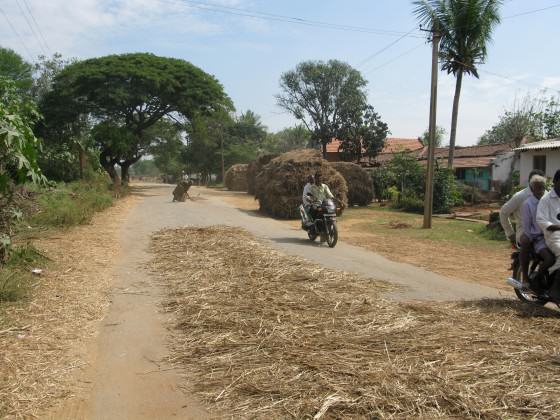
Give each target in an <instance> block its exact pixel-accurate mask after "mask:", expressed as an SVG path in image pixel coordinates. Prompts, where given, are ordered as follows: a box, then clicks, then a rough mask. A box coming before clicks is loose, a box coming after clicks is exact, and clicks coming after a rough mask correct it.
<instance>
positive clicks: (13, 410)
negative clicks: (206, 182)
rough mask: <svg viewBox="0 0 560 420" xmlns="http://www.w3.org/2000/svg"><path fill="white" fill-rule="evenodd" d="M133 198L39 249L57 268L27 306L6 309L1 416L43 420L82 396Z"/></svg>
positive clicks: (0, 347) (0, 330) (0, 333)
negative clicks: (90, 346) (81, 377)
mask: <svg viewBox="0 0 560 420" xmlns="http://www.w3.org/2000/svg"><path fill="white" fill-rule="evenodd" d="M134 200H135V199H134V198H133V197H128V198H126V199H123V200H120V201H119V202H118V203H117V204H116V205H115V206H113V207H111V208H109V209H107V210H105V211H104V212H103V213H99V214H97V215H95V216H94V218H93V220H92V223H91V224H89V225H83V226H78V227H75V228H72V229H70V230H66V231H59V232H51V233H49V234H47V236H46V237H45V238H42V239H39V240H35V241H34V242H33V243H34V246H35V247H37V248H38V249H39V250H40V251H41V252H42V253H43V254H44V255H46V256H48V257H49V258H50V259H51V260H52V263H51V265H50V266H49V267H48V268H47V269H46V270H45V271H44V272H43V274H42V275H41V276H40V277H38V278H37V284H36V286H35V290H34V292H33V296H32V297H31V299H30V300H29V301H28V302H23V303H18V304H13V305H11V306H6V305H4V306H3V307H1V308H0V418H4V417H6V418H41V417H42V415H41V413H43V412H44V410H45V409H46V408H48V407H51V406H54V405H56V404H57V403H59V402H60V399H62V398H65V397H70V396H71V395H73V394H74V393H76V392H79V389H78V388H77V384H76V383H75V382H74V380H75V378H76V375H77V374H78V372H79V371H80V369H82V368H84V367H85V366H86V365H87V363H88V359H87V356H86V350H85V342H86V341H87V340H88V339H89V338H90V337H91V336H92V335H93V334H94V333H95V331H96V325H97V321H98V320H99V319H100V318H101V317H102V315H103V314H104V312H105V309H106V307H107V306H108V304H109V297H108V295H107V294H106V292H107V289H108V287H109V284H110V270H111V264H108V263H107V262H108V261H111V260H112V259H113V258H115V255H117V253H118V246H119V245H118V228H119V225H120V224H121V223H122V221H123V218H124V217H125V215H126V214H127V213H128V209H130V207H131V206H132V205H133V204H134Z"/></svg>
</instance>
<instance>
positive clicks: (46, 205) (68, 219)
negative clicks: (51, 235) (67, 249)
mask: <svg viewBox="0 0 560 420" xmlns="http://www.w3.org/2000/svg"><path fill="white" fill-rule="evenodd" d="M112 203H113V198H112V195H111V191H110V189H109V184H108V182H107V180H106V179H105V177H104V176H97V177H95V178H94V179H93V180H91V181H75V182H71V183H68V184H65V183H59V184H57V186H56V189H55V190H53V191H48V192H46V193H43V194H41V195H40V197H39V207H40V211H39V212H38V213H37V214H35V215H34V216H33V217H32V219H31V222H32V224H35V225H40V226H45V227H49V226H56V227H68V226H75V225H79V224H84V223H88V222H89V221H90V220H91V218H92V217H93V215H94V214H95V213H96V212H98V211H101V210H103V209H105V208H107V207H110V206H111V205H112Z"/></svg>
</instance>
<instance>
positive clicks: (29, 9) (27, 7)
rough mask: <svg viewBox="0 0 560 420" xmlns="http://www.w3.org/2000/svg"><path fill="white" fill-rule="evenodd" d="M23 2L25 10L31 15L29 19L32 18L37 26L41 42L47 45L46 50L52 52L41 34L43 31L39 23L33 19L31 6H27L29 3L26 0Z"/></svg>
mask: <svg viewBox="0 0 560 420" xmlns="http://www.w3.org/2000/svg"><path fill="white" fill-rule="evenodd" d="M22 1H23V4H24V5H25V7H26V9H27V11H28V12H29V16H31V19H32V20H33V22H34V23H35V27H36V28H37V32H39V35H40V36H41V39H42V40H43V43H44V44H45V46H46V47H47V50H49V51H50V52H52V50H51V48H50V46H49V43H48V42H47V40H46V38H45V36H44V35H43V31H41V27H40V26H39V24H38V23H37V20H36V19H35V15H34V14H33V12H32V11H31V8H30V7H29V4H28V3H27V0H22Z"/></svg>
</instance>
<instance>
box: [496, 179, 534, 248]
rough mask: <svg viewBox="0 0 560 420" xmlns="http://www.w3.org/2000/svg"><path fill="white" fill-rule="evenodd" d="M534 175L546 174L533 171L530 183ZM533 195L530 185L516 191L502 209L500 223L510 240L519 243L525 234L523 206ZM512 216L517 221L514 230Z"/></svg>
mask: <svg viewBox="0 0 560 420" xmlns="http://www.w3.org/2000/svg"><path fill="white" fill-rule="evenodd" d="M534 175H541V176H544V173H543V172H542V171H538V170H534V171H531V173H530V174H529V183H530V182H531V178H533V176H534ZM532 195H533V193H532V192H531V189H530V188H529V187H527V188H524V189H522V190H521V191H518V192H516V193H515V194H514V195H513V196H512V197H511V198H510V199H509V200H508V201H507V202H506V203H505V204H504V205H503V206H502V208H501V209H500V224H501V225H502V228H503V229H504V232H505V234H506V237H507V238H508V239H509V240H510V241H513V239H515V240H516V241H517V243H519V242H520V239H521V235H522V234H523V226H522V224H521V207H523V203H524V202H525V200H527V199H528V198H529V197H531V196H532ZM512 216H513V219H514V220H515V222H516V231H514V230H513V226H512V225H511V220H510V218H511V217H512Z"/></svg>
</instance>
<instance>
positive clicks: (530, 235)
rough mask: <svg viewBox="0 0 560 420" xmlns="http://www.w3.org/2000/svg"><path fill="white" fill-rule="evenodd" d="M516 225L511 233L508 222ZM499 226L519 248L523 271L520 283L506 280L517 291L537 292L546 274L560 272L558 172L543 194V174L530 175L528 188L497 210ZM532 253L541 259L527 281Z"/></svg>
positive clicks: (537, 172) (544, 188)
mask: <svg viewBox="0 0 560 420" xmlns="http://www.w3.org/2000/svg"><path fill="white" fill-rule="evenodd" d="M511 217H513V218H514V219H515V220H516V222H517V226H516V227H517V232H515V231H514V229H513V226H512V224H511V221H510V218H511ZM500 223H501V225H502V227H503V228H504V232H505V234H506V236H507V237H508V239H509V240H510V241H511V242H512V243H513V244H516V245H517V246H519V248H520V254H519V257H520V262H521V267H522V278H521V279H514V278H510V279H508V283H510V284H511V285H512V286H514V287H517V288H520V289H525V290H528V289H532V290H533V291H535V292H540V291H541V290H540V289H541V288H542V279H543V278H544V276H545V274H546V272H547V271H548V272H550V273H553V272H554V271H556V270H557V269H558V268H560V170H558V171H556V173H555V174H554V178H553V188H552V189H551V190H550V191H548V192H547V191H546V178H545V176H544V173H543V172H542V171H539V170H534V171H532V172H531V173H530V174H529V186H528V187H527V188H525V189H523V190H521V191H519V192H517V193H515V194H514V195H513V197H511V199H510V200H509V201H508V202H507V203H505V204H504V205H503V207H502V208H501V210H500ZM531 253H535V254H538V255H539V256H540V257H541V258H542V263H541V264H540V266H539V270H538V272H536V273H535V275H534V276H531V278H530V277H529V263H530V259H531Z"/></svg>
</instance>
